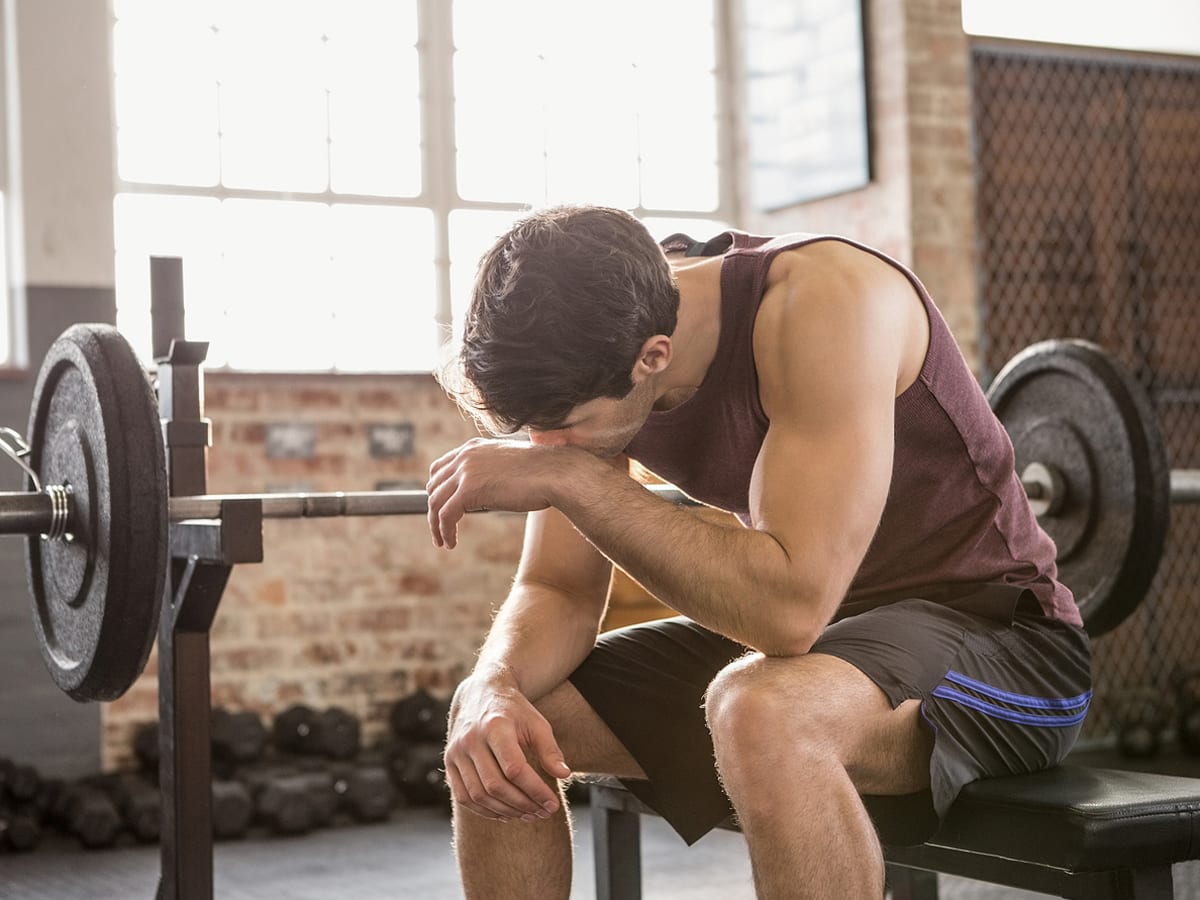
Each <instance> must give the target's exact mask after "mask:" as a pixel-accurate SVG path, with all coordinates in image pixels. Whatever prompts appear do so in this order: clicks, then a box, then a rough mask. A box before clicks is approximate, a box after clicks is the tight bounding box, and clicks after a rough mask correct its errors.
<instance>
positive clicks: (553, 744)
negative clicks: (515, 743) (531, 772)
mask: <svg viewBox="0 0 1200 900" xmlns="http://www.w3.org/2000/svg"><path fill="white" fill-rule="evenodd" d="M529 739H530V743H531V744H532V748H531V749H532V750H533V756H534V758H535V759H536V760H537V761H538V763H539V764H540V765H541V767H542V768H543V769H545V770H546V772H547V774H549V775H552V776H554V777H555V778H566V777H567V776H568V775H570V774H571V767H570V766H568V765H567V763H566V761H565V760H564V759H563V752H562V748H560V747H559V746H558V741H556V740H555V739H554V731H553V730H552V729H551V728H550V723H549V722H547V721H545V720H544V719H543V720H541V722H540V723H535V724H534V725H533V727H532V728H531V729H530V733H529Z"/></svg>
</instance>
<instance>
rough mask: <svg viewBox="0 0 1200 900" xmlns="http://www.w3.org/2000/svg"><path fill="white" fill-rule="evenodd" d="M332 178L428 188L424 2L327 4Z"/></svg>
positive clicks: (369, 185) (377, 188)
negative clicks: (420, 53)
mask: <svg viewBox="0 0 1200 900" xmlns="http://www.w3.org/2000/svg"><path fill="white" fill-rule="evenodd" d="M326 22H327V28H326V34H327V37H328V52H329V121H330V180H331V185H330V186H331V187H332V188H333V190H335V191H340V192H344V193H354V194H381V195H396V196H410V197H411V196H415V195H417V194H419V193H420V191H421V113H420V92H421V84H420V70H419V65H418V57H417V51H416V46H415V44H416V40H417V32H416V27H417V22H416V5H415V3H413V2H398V0H387V2H382V0H356V2H353V3H346V2H341V3H332V4H330V6H329V7H328V8H327V20H326Z"/></svg>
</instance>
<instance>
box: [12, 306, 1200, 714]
mask: <svg viewBox="0 0 1200 900" xmlns="http://www.w3.org/2000/svg"><path fill="white" fill-rule="evenodd" d="M987 401H988V402H989V403H990V404H991V407H992V409H993V410H994V411H995V413H996V417H997V419H998V420H999V422H1000V424H1002V425H1003V426H1004V428H1005V429H1006V431H1007V432H1008V435H1009V437H1010V439H1011V442H1012V447H1013V456H1014V464H1015V467H1016V471H1018V472H1020V473H1021V476H1022V483H1023V484H1024V485H1025V488H1026V493H1027V495H1029V497H1030V499H1031V503H1032V505H1033V506H1034V507H1035V509H1036V511H1037V512H1039V513H1040V515H1039V522H1040V524H1041V525H1042V527H1043V529H1044V530H1045V531H1046V532H1047V533H1048V534H1049V535H1050V537H1051V538H1052V539H1053V540H1054V542H1055V544H1056V547H1057V551H1058V552H1057V563H1058V570H1059V576H1060V578H1061V579H1062V581H1063V582H1064V583H1065V584H1066V585H1067V586H1068V587H1070V588H1071V589H1072V591H1073V592H1074V594H1075V597H1076V600H1077V602H1078V603H1079V607H1080V611H1081V614H1082V616H1083V619H1084V622H1085V625H1086V626H1087V627H1088V630H1089V631H1090V632H1091V633H1092V634H1093V635H1097V634H1101V633H1103V632H1105V631H1108V630H1110V629H1111V628H1113V627H1115V626H1116V625H1117V624H1118V623H1119V622H1120V621H1122V620H1123V619H1124V618H1125V617H1127V616H1128V615H1129V614H1130V613H1131V612H1132V610H1133V609H1134V608H1135V607H1136V606H1137V604H1138V602H1140V600H1141V598H1142V597H1143V596H1144V595H1145V593H1146V591H1147V590H1148V588H1149V585H1150V581H1151V579H1152V578H1153V576H1154V573H1155V571H1156V570H1157V567H1158V562H1159V559H1160V557H1161V554H1162V549H1163V545H1164V542H1165V536H1166V530H1167V526H1168V519H1169V505H1170V502H1171V501H1172V500H1175V501H1177V502H1197V501H1198V500H1200V471H1195V470H1180V471H1177V472H1174V473H1171V472H1170V471H1169V468H1168V466H1167V463H1166V452H1165V449H1164V447H1163V442H1162V437H1161V434H1160V433H1159V430H1158V424H1157V420H1156V417H1155V416H1154V414H1153V411H1152V408H1151V406H1150V402H1149V399H1148V397H1147V396H1146V394H1145V391H1144V390H1143V389H1142V388H1141V386H1140V385H1139V384H1138V383H1137V381H1136V380H1135V379H1134V378H1133V377H1132V376H1131V375H1130V374H1129V373H1128V372H1127V371H1125V369H1124V368H1123V367H1122V366H1121V365H1120V364H1119V363H1118V362H1117V361H1116V360H1115V359H1113V358H1112V357H1111V356H1110V355H1108V354H1107V353H1106V352H1105V351H1104V350H1102V349H1101V348H1099V347H1097V346H1096V345H1094V344H1088V343H1085V342H1082V341H1044V342H1041V343H1039V344H1035V345H1033V346H1031V347H1029V348H1027V349H1026V350H1024V351H1022V352H1021V353H1020V354H1018V355H1017V356H1016V357H1014V359H1013V360H1012V361H1010V362H1009V364H1008V365H1006V366H1005V367H1004V369H1003V370H1002V371H1001V372H1000V373H999V374H998V375H997V376H996V378H995V379H994V381H993V382H992V384H991V386H990V387H989V389H988V392H987ZM168 424H171V423H168ZM163 427H164V423H163V422H162V421H161V420H160V418H159V412H158V406H157V401H156V398H155V396H154V391H153V388H152V387H151V385H150V382H149V380H148V379H147V377H146V373H145V370H144V368H143V367H142V365H141V363H140V361H139V360H138V358H137V356H136V354H135V353H134V351H133V349H132V348H131V347H130V345H129V343H128V341H126V340H125V338H124V337H123V336H122V335H121V334H120V332H118V331H117V330H116V329H115V328H113V327H111V326H107V325H75V326H72V327H71V328H69V329H67V331H65V332H64V333H63V334H62V335H61V336H60V337H59V338H58V340H56V341H55V342H54V344H53V345H52V346H51V348H50V351H49V353H48V354H47V356H46V358H45V360H44V362H43V364H42V367H41V370H40V371H39V374H38V379H37V383H36V385H35V388H34V398H33V405H32V409H31V412H30V419H29V426H28V429H27V434H28V437H29V443H28V445H26V444H25V443H24V442H23V441H21V440H19V436H17V435H16V433H15V432H11V431H5V432H4V434H5V435H7V439H4V438H3V437H0V449H3V450H4V451H5V452H7V453H8V455H9V456H11V457H13V459H15V460H16V461H17V462H18V463H19V464H20V465H21V466H22V467H23V468H24V469H25V471H26V479H27V486H31V487H33V488H34V489H33V490H27V491H24V492H17V493H8V494H0V533H9V534H23V535H26V536H27V537H26V573H27V576H28V580H29V584H30V594H31V597H32V601H33V610H34V623H35V630H36V632H37V636H38V640H39V645H40V646H41V649H42V655H43V658H44V660H45V661H46V664H47V667H48V669H49V670H50V672H51V675H52V676H53V677H54V679H55V682H56V683H57V684H58V686H59V687H60V688H62V689H63V690H64V691H65V692H66V693H67V694H69V695H70V696H72V697H74V698H75V699H78V700H108V699H113V698H115V697H118V696H120V695H121V694H122V693H124V691H125V690H127V689H128V687H129V686H130V685H131V684H132V683H133V681H134V680H136V678H137V676H138V675H140V673H141V670H142V668H143V667H144V665H145V662H146V659H147V657H148V654H149V650H150V646H151V644H152V643H153V640H154V636H155V633H156V631H157V623H158V617H159V612H160V607H161V605H162V601H163V598H162V594H163V587H164V585H165V583H166V580H167V578H166V573H167V568H168V565H169V557H170V545H171V540H170V531H171V528H172V524H173V523H178V522H187V521H191V520H212V519H219V518H220V517H221V515H222V505H223V504H224V503H226V502H228V501H246V500H256V501H259V502H260V503H261V509H262V516H263V517H264V518H282V519H291V518H325V517H334V516H391V515H411V514H423V513H425V512H426V510H427V496H426V494H425V492H424V491H418V490H408V491H374V492H368V491H363V492H334V493H300V494H270V493H268V494H245V495H197V496H169V490H168V486H167V480H166V468H167V467H166V459H165V448H164V439H163ZM43 484H45V485H47V486H46V487H43ZM652 490H654V491H656V492H657V493H659V494H660V495H662V496H663V497H665V498H667V499H670V500H673V501H675V502H688V501H687V498H686V497H684V495H683V494H682V493H681V492H679V491H678V490H677V489H675V488H673V487H671V486H665V485H663V486H654V487H653V488H652ZM988 499H989V498H984V501H987V500H988ZM981 502H982V501H981Z"/></svg>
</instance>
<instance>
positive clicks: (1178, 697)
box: [1174, 669, 1200, 756]
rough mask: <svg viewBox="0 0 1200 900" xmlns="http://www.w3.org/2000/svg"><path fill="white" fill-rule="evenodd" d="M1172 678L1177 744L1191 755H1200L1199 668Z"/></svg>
mask: <svg viewBox="0 0 1200 900" xmlns="http://www.w3.org/2000/svg"><path fill="white" fill-rule="evenodd" d="M1174 680H1175V702H1176V709H1177V710H1178V716H1179V718H1178V719H1177V724H1176V734H1177V736H1178V738H1179V746H1180V747H1182V748H1183V749H1184V751H1185V752H1186V753H1188V754H1190V755H1192V756H1200V669H1187V670H1184V671H1183V672H1181V673H1180V674H1178V675H1177V676H1175V679H1174Z"/></svg>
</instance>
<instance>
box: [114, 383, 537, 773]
mask: <svg viewBox="0 0 1200 900" xmlns="http://www.w3.org/2000/svg"><path fill="white" fill-rule="evenodd" d="M206 414H207V415H208V416H209V417H210V418H211V419H212V420H213V444H214V446H213V449H212V451H211V455H210V461H209V490H210V492H212V493H234V492H261V491H267V490H279V489H282V490H313V491H334V490H374V489H377V488H378V487H381V486H382V487H419V488H423V487H424V485H425V477H426V473H427V471H428V468H429V464H430V463H431V462H432V461H433V460H434V459H436V458H437V457H438V456H440V455H441V454H442V453H444V452H445V451H446V450H448V449H450V448H451V447H453V446H455V445H457V444H459V443H461V442H462V441H463V440H466V439H467V438H469V437H472V436H474V435H475V433H476V432H475V429H474V426H473V425H471V423H469V422H468V421H465V420H464V419H463V418H462V417H461V416H460V415H459V414H458V412H457V411H456V410H455V409H454V407H453V405H452V404H451V402H450V401H449V400H448V399H447V398H446V396H445V395H444V394H443V393H442V391H441V389H440V388H438V386H437V385H436V384H435V383H434V381H433V379H432V378H429V377H427V376H425V377H423V376H388V377H384V376H353V375H347V376H319V375H313V376H302V377H292V376H288V377H284V376H263V375H241V374H229V373H215V374H209V375H208V380H207V390H206ZM405 423H407V424H410V425H411V426H412V434H413V441H412V446H411V451H412V452H411V454H407V455H401V456H393V457H389V458H375V457H373V456H372V455H371V454H370V452H369V449H368V428H369V426H371V425H378V424H405ZM280 424H302V425H311V426H313V433H314V435H315V442H314V444H313V455H312V456H311V458H307V459H300V458H269V457H268V455H267V436H268V430H269V428H270V427H271V426H274V425H280ZM402 449H403V448H402ZM522 530H523V517H521V516H514V515H506V514H499V513H493V514H489V515H484V516H470V517H468V519H467V520H466V522H465V523H464V524H463V527H462V530H461V533H462V537H463V540H462V543H461V544H460V545H459V548H458V549H456V550H454V551H453V552H449V553H448V552H446V551H438V550H435V549H434V547H433V545H432V544H431V542H430V538H429V531H428V528H427V526H426V524H425V519H424V517H423V516H393V517H383V518H346V519H326V520H311V521H300V520H267V521H266V522H265V523H264V528H263V538H264V541H263V542H264V549H265V553H264V555H265V560H264V562H263V563H262V564H260V565H246V566H240V567H238V568H237V569H236V570H235V571H234V573H233V576H232V578H231V579H230V582H229V587H228V589H227V590H226V592H225V596H224V599H223V600H222V602H221V607H220V610H219V612H218V614H217V618H216V621H215V623H214V626H213V630H212V699H213V703H214V705H217V704H220V705H226V706H230V707H232V708H235V709H252V710H256V711H258V712H259V713H261V714H263V715H264V716H268V715H270V714H271V713H273V712H275V711H277V710H279V709H282V708H283V707H284V706H286V705H288V704H290V703H293V702H305V703H309V704H313V705H318V706H322V705H329V704H335V703H336V704H339V705H342V706H345V707H347V708H348V709H350V710H351V711H353V712H354V713H355V714H357V715H359V716H361V717H363V719H364V721H365V724H366V734H367V735H368V736H369V737H373V736H375V735H377V734H378V733H380V732H381V731H382V730H383V728H384V727H385V725H386V715H387V707H388V705H389V704H390V703H391V701H393V700H395V699H396V698H398V697H400V696H402V695H404V694H406V693H408V692H410V691H412V690H415V689H416V688H418V687H425V688H427V689H428V690H430V691H431V692H433V693H435V694H440V695H442V696H447V695H448V694H449V693H450V691H451V690H452V689H453V687H454V685H455V684H457V682H458V681H459V680H460V679H461V678H462V677H463V676H464V675H465V674H466V673H467V671H469V669H470V666H471V665H472V663H473V659H474V654H475V651H476V649H477V648H478V646H479V643H480V642H481V641H482V639H483V635H484V634H485V632H486V630H487V627H488V624H489V622H490V621H491V615H492V608H493V606H494V605H495V604H497V603H498V602H499V601H500V600H502V599H503V597H504V596H505V593H506V592H507V589H508V585H509V584H510V582H511V579H512V575H513V572H514V570H515V567H516V562H517V558H518V555H519V552H520V542H521V535H522ZM157 714H158V678H157V661H156V658H155V657H154V656H153V655H152V657H151V660H150V664H149V665H148V666H147V669H146V673H145V674H144V675H143V676H142V678H141V679H140V680H139V681H138V683H137V684H136V685H134V687H133V688H132V689H131V690H130V691H129V693H128V694H126V695H125V696H124V697H122V698H121V699H120V700H118V701H117V702H115V703H112V704H109V705H107V706H106V707H105V708H104V742H103V760H104V765H105V767H106V768H112V767H114V766H120V765H123V764H124V763H126V762H127V761H128V760H129V757H130V736H131V733H132V730H133V728H134V726H135V725H136V724H137V723H139V722H142V721H147V720H153V719H155V718H157Z"/></svg>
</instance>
